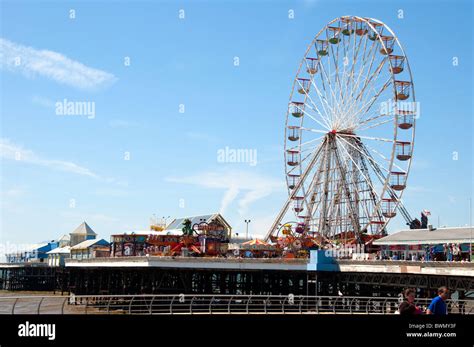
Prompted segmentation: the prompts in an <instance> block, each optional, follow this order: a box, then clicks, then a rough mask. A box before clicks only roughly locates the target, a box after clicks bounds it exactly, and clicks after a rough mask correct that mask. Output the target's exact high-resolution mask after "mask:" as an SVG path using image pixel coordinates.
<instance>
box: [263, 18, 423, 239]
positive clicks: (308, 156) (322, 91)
mask: <svg viewBox="0 0 474 347" xmlns="http://www.w3.org/2000/svg"><path fill="white" fill-rule="evenodd" d="M417 111H418V110H417V107H416V103H415V93H414V86H413V79H412V75H411V71H410V67H409V64H408V59H407V57H406V55H405V52H404V50H403V48H402V46H401V44H400V42H399V40H398V38H397V37H396V35H395V33H394V32H393V31H392V30H391V29H390V28H389V27H388V26H387V25H385V24H384V23H382V22H381V21H379V20H376V19H372V18H362V17H356V16H344V17H340V18H336V19H334V20H332V21H331V22H329V23H328V24H327V25H326V26H325V27H324V28H323V29H322V30H321V31H320V32H319V33H318V34H317V35H316V37H315V38H314V40H313V41H312V42H311V44H310V45H309V46H308V48H307V50H306V53H305V55H304V57H303V59H302V60H301V63H300V65H299V68H298V72H297V74H296V77H295V79H294V82H293V88H292V91H291V94H290V101H289V105H288V110H287V115H286V123H285V151H284V157H285V169H286V170H285V173H286V182H287V186H288V194H289V197H288V200H287V202H286V203H285V205H284V206H283V208H282V210H281V211H280V213H279V214H278V216H277V218H276V219H275V221H274V223H273V225H272V227H271V228H270V230H269V232H268V233H267V239H269V238H270V237H271V236H272V235H275V233H276V232H277V231H278V229H279V226H280V225H282V221H284V218H291V219H294V218H295V215H296V218H297V220H298V222H299V223H304V225H306V227H307V230H308V232H312V233H313V234H320V235H321V236H322V237H324V238H325V239H329V240H331V239H335V238H340V237H341V235H346V236H347V235H350V234H352V235H353V236H354V237H355V238H357V239H358V240H359V241H360V235H362V234H378V235H380V234H383V233H384V232H385V227H386V225H387V223H388V222H389V221H390V219H391V218H393V217H395V215H396V214H397V209H398V208H399V207H400V206H401V205H400V204H401V198H402V195H403V192H404V190H405V188H406V186H407V178H408V174H409V171H410V165H411V161H412V157H413V144H414V136H415V118H416V115H417ZM399 205H400V206H399ZM289 214H291V215H292V216H291V217H288V215H289Z"/></svg>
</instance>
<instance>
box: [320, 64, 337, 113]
mask: <svg viewBox="0 0 474 347" xmlns="http://www.w3.org/2000/svg"><path fill="white" fill-rule="evenodd" d="M328 60H329V58H328ZM320 67H321V73H320V76H321V81H322V84H323V88H324V91H325V95H326V97H325V99H326V100H328V98H327V92H328V90H329V92H330V97H331V98H330V100H331V104H332V105H334V107H332V109H333V112H334V111H337V112H341V110H340V109H335V107H336V106H339V105H338V104H337V103H336V102H335V101H334V100H336V99H337V97H336V93H335V91H334V90H333V88H332V83H331V78H330V76H331V64H330V63H329V64H328V72H326V69H325V67H324V64H321V65H320ZM326 84H327V87H326Z"/></svg>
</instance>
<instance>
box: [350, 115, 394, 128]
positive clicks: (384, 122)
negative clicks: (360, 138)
mask: <svg viewBox="0 0 474 347" xmlns="http://www.w3.org/2000/svg"><path fill="white" fill-rule="evenodd" d="M393 121H394V117H391V118H390V119H387V120H384V121H382V122H378V123H374V124H372V125H370V126H367V127H364V128H358V130H359V131H365V130H368V129H372V128H377V127H379V126H381V125H383V124H387V123H391V122H393Z"/></svg>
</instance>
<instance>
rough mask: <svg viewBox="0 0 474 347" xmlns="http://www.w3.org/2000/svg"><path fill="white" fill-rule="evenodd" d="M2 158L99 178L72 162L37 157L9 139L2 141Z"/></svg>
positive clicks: (0, 149) (0, 154)
mask: <svg viewBox="0 0 474 347" xmlns="http://www.w3.org/2000/svg"><path fill="white" fill-rule="evenodd" d="M0 158H3V159H9V160H17V161H20V162H24V163H28V164H33V165H40V166H45V167H49V168H51V169H54V170H58V171H65V172H70V173H74V174H77V175H81V176H88V177H92V178H99V176H98V175H97V174H95V173H94V172H92V171H91V170H89V169H88V168H85V167H83V166H80V165H77V164H75V163H73V162H70V161H64V160H51V159H44V158H41V157H39V156H38V155H36V154H35V153H34V152H33V151H32V150H29V149H26V148H23V147H22V146H19V145H17V144H14V143H12V142H11V141H10V140H8V139H0Z"/></svg>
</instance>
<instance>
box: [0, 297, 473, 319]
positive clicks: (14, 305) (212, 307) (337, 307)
mask: <svg viewBox="0 0 474 347" xmlns="http://www.w3.org/2000/svg"><path fill="white" fill-rule="evenodd" d="M430 301H431V300H430V299H417V300H416V301H415V304H416V305H417V306H419V307H420V308H421V309H422V310H426V308H427V307H428V306H429V303H430ZM446 303H447V307H448V313H449V314H474V300H447V302H446ZM399 304H400V298H397V297H360V296H357V297H356V296H297V295H286V296H278V295H187V294H174V295H69V296H4V297H0V314H141V315H153V314H189V315H192V314H396V313H397V310H398V306H399Z"/></svg>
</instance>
